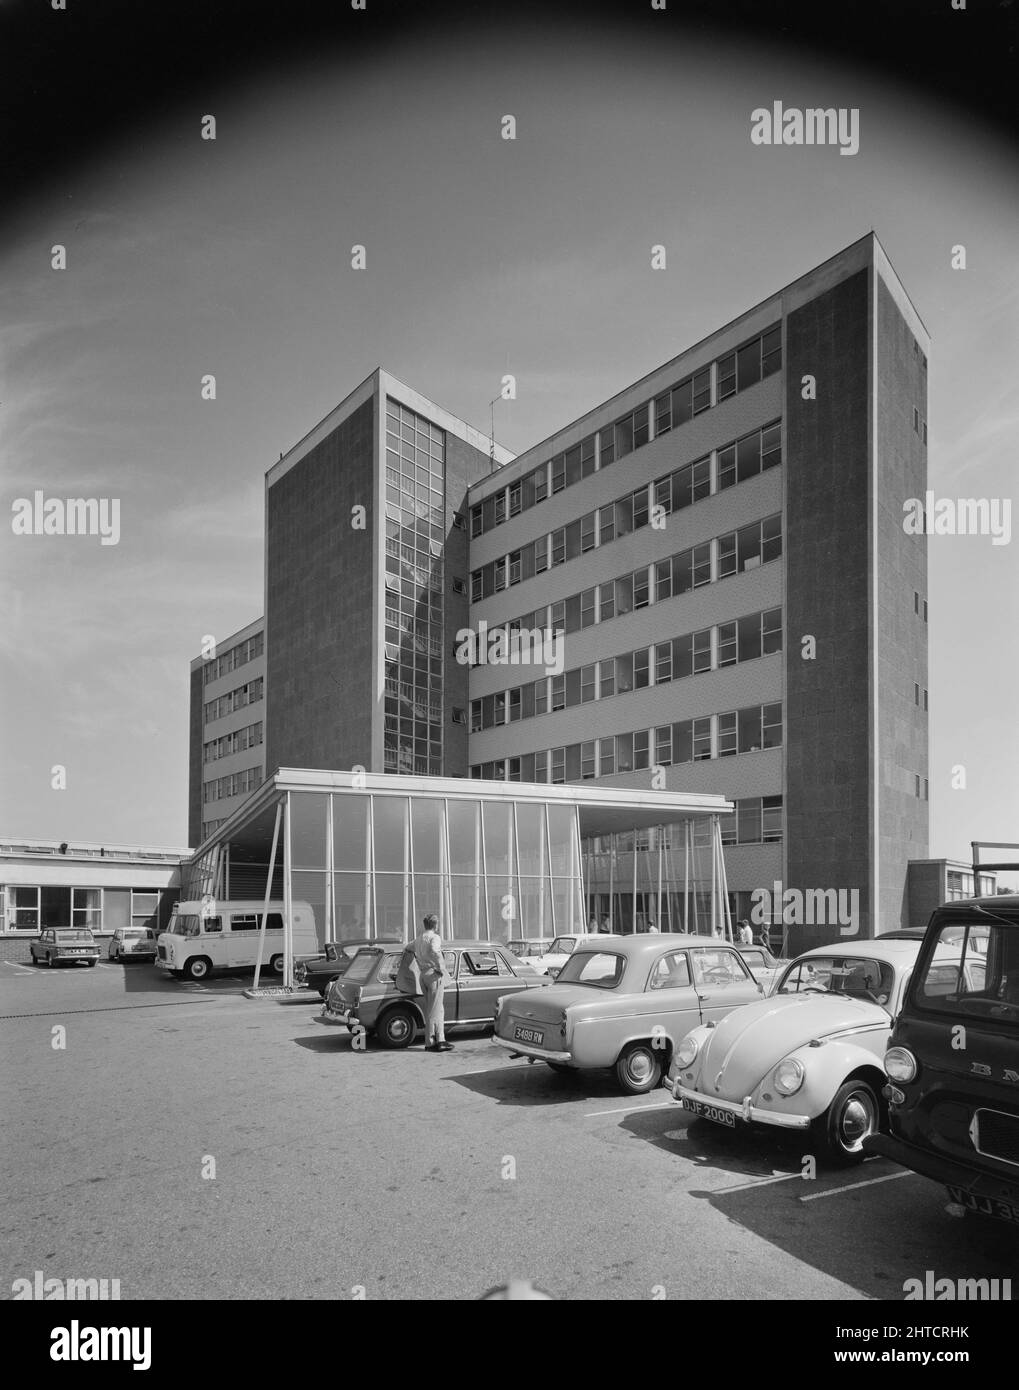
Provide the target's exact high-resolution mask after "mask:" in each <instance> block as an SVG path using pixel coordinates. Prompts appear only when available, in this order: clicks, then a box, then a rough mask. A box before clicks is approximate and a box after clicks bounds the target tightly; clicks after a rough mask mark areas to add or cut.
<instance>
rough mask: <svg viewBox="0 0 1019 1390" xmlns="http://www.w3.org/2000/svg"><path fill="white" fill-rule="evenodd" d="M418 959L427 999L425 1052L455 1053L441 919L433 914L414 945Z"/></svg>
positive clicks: (423, 923) (430, 913) (428, 916)
mask: <svg viewBox="0 0 1019 1390" xmlns="http://www.w3.org/2000/svg"><path fill="white" fill-rule="evenodd" d="M414 958H415V960H416V961H417V963H418V969H419V971H420V972H421V988H422V990H423V991H424V996H425V1051H426V1052H452V1050H453V1044H452V1043H448V1042H447V1041H446V1011H445V1008H444V1006H443V994H444V993H445V989H446V978H447V976H446V962H445V960H444V959H443V955H442V937H441V936H440V935H439V919H438V918H437V917H436V916H435V913H434V912H429V914H428V915H427V917H425V918H424V920H423V922H422V924H421V931H420V932H419V933H418V935H417V938H416V940H415V942H414Z"/></svg>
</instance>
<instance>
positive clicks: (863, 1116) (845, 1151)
mask: <svg viewBox="0 0 1019 1390" xmlns="http://www.w3.org/2000/svg"><path fill="white" fill-rule="evenodd" d="M880 1128H881V1106H880V1103H879V1101H878V1098H877V1095H876V1094H875V1092H874V1089H873V1087H872V1086H870V1085H869V1084H868V1083H867V1082H866V1081H861V1080H859V1079H854V1080H851V1081H847V1082H845V1083H844V1084H843V1085H842V1086H840V1087H839V1089H838V1090H837V1091H836V1093H835V1099H834V1100H833V1101H832V1103H831V1105H829V1107H828V1109H827V1110H826V1111H825V1112H824V1114H823V1115H822V1116H821V1117H820V1119H819V1120H817V1121H815V1131H816V1135H817V1138H818V1140H819V1142H820V1145H821V1147H822V1148H823V1149H824V1151H825V1153H826V1154H827V1156H828V1158H830V1159H831V1161H832V1162H833V1163H838V1164H840V1165H849V1164H853V1163H862V1162H863V1160H864V1158H865V1157H866V1155H865V1154H864V1152H863V1141H864V1139H866V1138H867V1137H868V1135H871V1134H876V1133H877V1132H878V1130H879V1129H880Z"/></svg>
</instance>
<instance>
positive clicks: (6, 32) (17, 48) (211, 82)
mask: <svg viewBox="0 0 1019 1390" xmlns="http://www.w3.org/2000/svg"><path fill="white" fill-rule="evenodd" d="M65 3H66V9H64V10H54V9H53V8H52V3H51V0H0V151H2V153H0V162H2V170H3V172H2V189H3V200H2V205H0V206H2V209H3V211H2V212H0V218H3V217H4V216H5V215H10V214H11V213H12V212H15V211H17V210H18V209H19V207H21V206H22V205H24V204H25V203H30V202H31V201H32V200H33V199H34V198H35V197H37V196H39V195H41V194H42V193H44V192H45V191H46V190H47V189H51V188H54V187H55V188H57V189H59V187H60V184H61V182H62V180H63V179H64V178H65V177H67V175H68V174H70V173H73V172H74V170H75V169H76V168H78V167H79V166H80V165H81V164H82V163H83V162H84V161H85V160H87V159H90V158H91V157H93V156H95V155H97V154H101V153H102V152H103V149H104V147H105V146H106V145H107V143H108V142H110V141H111V140H115V139H120V138H122V137H123V135H124V132H125V130H126V129H130V128H131V127H132V126H134V127H138V128H139V129H140V130H144V127H145V126H146V125H147V124H148V123H149V122H150V121H154V120H156V119H160V118H162V117H164V116H165V115H167V114H168V113H169V112H170V111H172V110H173V109H174V108H176V107H178V106H183V105H186V104H188V103H189V102H195V103H198V104H201V102H202V100H203V99H204V100H206V101H207V100H208V93H209V91H210V90H223V88H224V86H227V87H229V86H230V85H231V84H233V83H234V82H237V81H243V80H250V79H252V78H257V77H258V75H259V74H260V73H263V74H272V75H273V76H275V77H279V76H280V75H283V76H284V77H285V76H286V72H287V69H288V67H289V66H291V65H297V64H299V63H300V62H301V61H302V60H304V59H307V58H310V57H313V56H315V55H318V56H319V57H323V56H324V57H326V58H328V60H329V61H331V62H335V64H336V65H337V72H338V74H339V75H342V70H343V67H344V65H346V64H356V63H358V62H359V61H363V60H364V59H365V58H366V57H368V56H376V55H377V54H378V53H379V52H384V51H385V49H386V47H392V46H394V45H396V44H400V43H402V42H404V41H406V40H409V39H414V40H415V41H418V42H426V41H428V40H429V38H431V39H432V40H434V41H435V42H440V43H442V44H444V45H447V46H451V47H454V48H455V46H456V42H457V34H458V32H459V33H462V32H464V31H465V30H468V29H469V30H471V31H473V32H476V31H477V30H478V29H479V27H484V28H485V29H487V30H488V31H489V33H490V35H491V38H492V41H493V42H494V43H498V40H499V36H500V33H506V32H507V31H509V30H519V28H520V27H521V26H523V25H529V26H531V27H532V28H533V30H534V31H535V35H536V38H537V39H538V40H539V41H540V39H541V38H542V36H543V35H545V36H547V38H548V39H549V41H555V42H558V41H560V40H568V35H569V33H570V32H571V31H580V30H582V31H583V32H584V33H585V34H587V35H590V34H591V33H592V32H595V33H599V34H604V37H605V42H606V43H607V44H611V42H612V40H613V37H614V36H617V35H619V34H621V33H623V32H628V33H629V34H631V35H634V36H640V35H641V34H642V32H643V33H647V34H648V35H649V36H650V35H651V32H652V30H651V26H652V25H653V26H654V42H655V44H656V46H657V45H659V44H661V43H677V44H679V43H682V42H683V40H684V38H687V39H688V38H689V37H690V36H691V35H692V34H698V35H704V34H712V35H715V36H717V37H718V38H721V39H723V40H725V39H728V40H734V41H741V42H743V43H744V44H749V45H750V46H751V47H752V46H753V45H754V43H755V42H756V43H761V42H765V41H769V42H778V43H780V44H783V45H788V46H789V47H790V48H801V49H804V50H806V51H807V55H808V56H809V53H811V52H813V53H816V54H817V55H818V56H819V57H822V58H827V59H829V60H830V59H833V58H834V59H838V60H842V61H843V62H847V63H849V64H851V65H858V66H859V67H860V68H861V69H862V70H865V71H868V72H870V73H871V74H873V75H875V76H877V77H879V78H883V79H884V80H887V81H890V82H893V83H895V84H896V85H897V86H898V87H899V88H900V89H901V91H902V99H903V101H908V100H909V99H910V97H911V95H919V94H922V95H924V96H927V97H928V98H929V97H933V98H934V99H935V100H937V101H939V102H941V103H942V104H946V105H950V106H952V107H954V108H957V110H958V114H959V116H960V118H961V119H964V118H966V115H967V114H968V116H969V118H970V119H973V118H976V119H980V120H983V121H985V122H986V123H988V125H989V126H991V127H992V128H994V129H995V131H996V133H997V135H998V136H999V137H1001V136H1003V137H1005V138H1006V139H1010V140H1012V141H1016V140H1017V137H1019V61H1017V54H1019V0H966V9H965V11H957V10H953V8H952V0H888V3H885V4H881V3H880V0H840V3H837V4H831V3H820V0H666V3H667V8H666V10H665V11H652V9H651V0H365V9H364V10H363V11H360V10H359V11H354V10H352V9H351V6H350V4H349V2H348V0H286V3H285V4H283V5H281V4H280V3H279V0H65Z"/></svg>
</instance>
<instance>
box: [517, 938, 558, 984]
mask: <svg viewBox="0 0 1019 1390" xmlns="http://www.w3.org/2000/svg"><path fill="white" fill-rule="evenodd" d="M551 947H552V937H550V936H542V937H540V938H538V939H537V940H535V941H525V940H524V939H523V937H514V938H513V939H512V940H511V941H507V942H506V949H507V951H509V952H510V953H511V955H514V956H516V957H517V959H518V960H522V961H523V962H524V964H525V965H533V967H534V968H535V970H537V971H538V973H539V974H540V975H544V973H545V972H544V970H543V969H542V965H541V963H542V961H543V960H544V958H545V956H546V955H547V954H548V952H549V951H550V950H551Z"/></svg>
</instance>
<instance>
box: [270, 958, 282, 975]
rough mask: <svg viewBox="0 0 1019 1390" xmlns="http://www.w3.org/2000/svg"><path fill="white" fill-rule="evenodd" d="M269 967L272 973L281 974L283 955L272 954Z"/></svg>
mask: <svg viewBox="0 0 1019 1390" xmlns="http://www.w3.org/2000/svg"><path fill="white" fill-rule="evenodd" d="M269 969H270V970H271V971H272V973H273V974H274V975H282V974H283V957H282V956H273V958H272V960H271V961H270V962H269Z"/></svg>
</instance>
